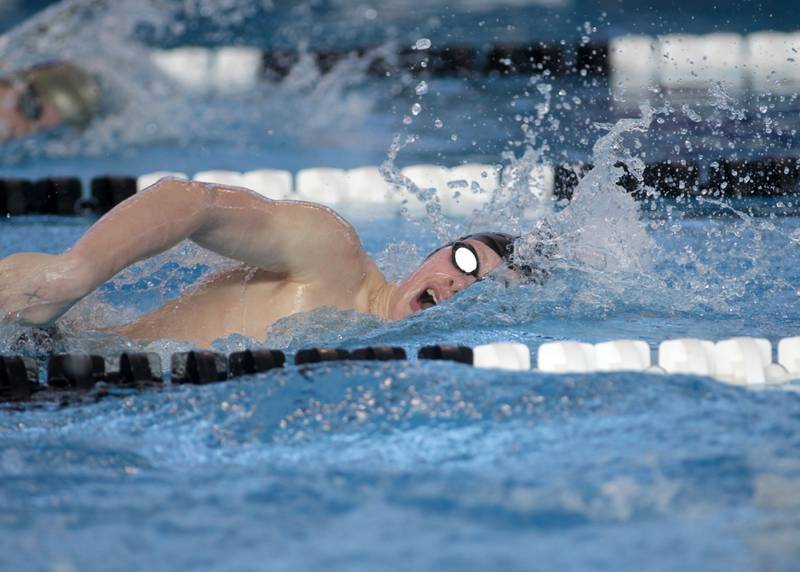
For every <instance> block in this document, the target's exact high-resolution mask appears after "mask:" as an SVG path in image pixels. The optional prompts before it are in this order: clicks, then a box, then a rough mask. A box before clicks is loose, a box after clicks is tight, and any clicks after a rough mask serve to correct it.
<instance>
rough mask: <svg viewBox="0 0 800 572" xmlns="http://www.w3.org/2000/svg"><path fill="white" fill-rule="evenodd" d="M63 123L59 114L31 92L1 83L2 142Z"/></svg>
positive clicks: (48, 103)
mask: <svg viewBox="0 0 800 572" xmlns="http://www.w3.org/2000/svg"><path fill="white" fill-rule="evenodd" d="M59 123H61V117H60V115H59V113H58V110H56V108H55V107H54V106H53V105H52V104H51V103H50V102H49V101H46V100H45V99H43V98H40V97H39V96H38V95H37V93H36V92H35V91H34V90H32V89H31V88H29V87H27V86H25V85H24V84H22V83H19V82H14V83H12V82H10V81H5V80H0V141H2V140H3V139H14V138H19V137H24V136H26V135H28V134H30V133H33V132H34V131H39V130H40V129H47V128H50V127H55V126H56V125H58V124H59Z"/></svg>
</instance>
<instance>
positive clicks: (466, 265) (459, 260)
mask: <svg viewBox="0 0 800 572" xmlns="http://www.w3.org/2000/svg"><path fill="white" fill-rule="evenodd" d="M453 260H455V263H456V266H457V267H458V269H459V270H461V272H463V273H464V274H472V273H473V272H475V271H476V270H477V269H478V258H477V257H476V256H475V253H474V252H472V251H471V250H470V249H469V248H464V247H461V248H457V249H456V251H455V252H454V253H453Z"/></svg>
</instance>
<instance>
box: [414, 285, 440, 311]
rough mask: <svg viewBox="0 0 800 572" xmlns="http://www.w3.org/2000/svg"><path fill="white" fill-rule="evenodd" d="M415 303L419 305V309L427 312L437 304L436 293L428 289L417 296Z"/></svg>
mask: <svg viewBox="0 0 800 572" xmlns="http://www.w3.org/2000/svg"><path fill="white" fill-rule="evenodd" d="M417 303H418V304H419V307H420V308H422V309H423V310H427V309H428V308H433V307H434V306H435V305H436V304H438V303H439V300H438V299H437V298H436V292H435V291H434V290H433V289H432V288H428V289H426V290H424V291H423V292H422V293H421V294H420V295H419V297H418V298H417Z"/></svg>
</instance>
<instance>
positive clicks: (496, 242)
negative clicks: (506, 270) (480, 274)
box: [458, 232, 519, 263]
mask: <svg viewBox="0 0 800 572" xmlns="http://www.w3.org/2000/svg"><path fill="white" fill-rule="evenodd" d="M517 238H519V237H517V236H511V235H510V234H506V233H504V232H476V233H475V234H468V235H466V236H462V237H461V238H459V239H458V240H460V241H462V242H463V241H465V240H477V241H478V242H482V243H483V244H485V245H486V246H488V247H489V248H491V249H492V250H494V251H495V253H496V254H497V256H499V257H500V258H502V259H503V260H504V261H505V262H506V263H509V262H510V261H511V255H512V254H514V241H515V240H517Z"/></svg>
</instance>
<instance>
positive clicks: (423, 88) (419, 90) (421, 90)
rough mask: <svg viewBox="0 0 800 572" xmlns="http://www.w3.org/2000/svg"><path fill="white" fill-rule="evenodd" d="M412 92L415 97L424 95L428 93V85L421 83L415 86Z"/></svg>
mask: <svg viewBox="0 0 800 572" xmlns="http://www.w3.org/2000/svg"><path fill="white" fill-rule="evenodd" d="M414 91H415V92H416V94H417V95H425V94H426V93H428V83H427V82H425V81H421V82H419V83H418V84H417V87H415V88H414Z"/></svg>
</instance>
